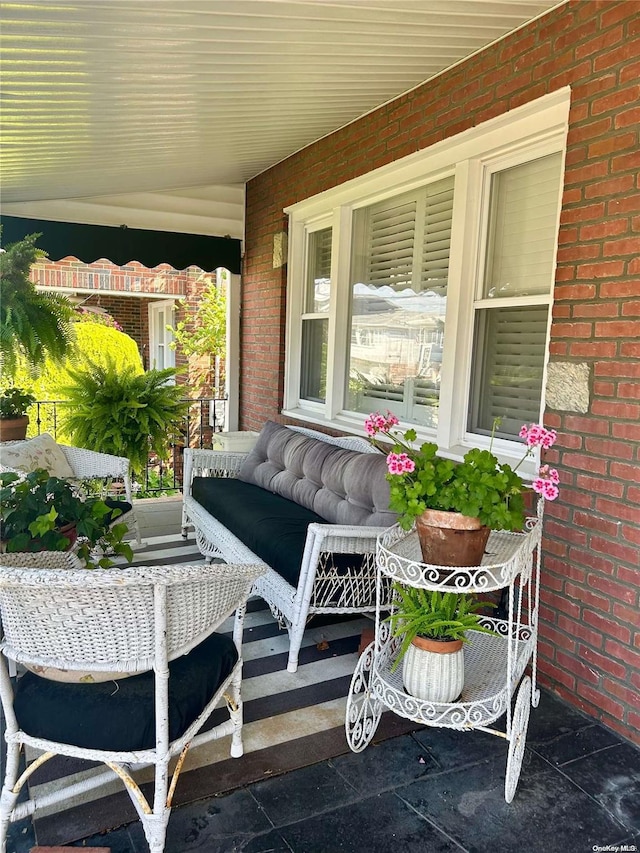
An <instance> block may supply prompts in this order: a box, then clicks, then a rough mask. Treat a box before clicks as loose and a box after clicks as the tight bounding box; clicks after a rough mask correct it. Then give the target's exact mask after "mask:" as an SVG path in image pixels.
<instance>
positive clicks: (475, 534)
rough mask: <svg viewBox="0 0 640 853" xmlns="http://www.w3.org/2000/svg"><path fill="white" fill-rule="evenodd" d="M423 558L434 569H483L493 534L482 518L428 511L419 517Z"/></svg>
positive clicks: (419, 535) (457, 513)
mask: <svg viewBox="0 0 640 853" xmlns="http://www.w3.org/2000/svg"><path fill="white" fill-rule="evenodd" d="M416 530H417V532H418V539H419V541H420V549H421V551H422V559H423V562H425V563H430V564H432V565H434V566H479V565H480V563H481V562H482V555H483V554H484V549H485V548H486V545H487V539H488V538H489V533H490V532H491V531H490V529H489V528H488V527H483V525H482V524H481V523H480V521H479V519H477V518H471V517H470V516H468V515H462V513H459V512H444V511H442V510H436V509H427V510H425V511H424V512H423V514H422V515H420V516H418V517H417V518H416Z"/></svg>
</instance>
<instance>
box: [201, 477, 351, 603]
mask: <svg viewBox="0 0 640 853" xmlns="http://www.w3.org/2000/svg"><path fill="white" fill-rule="evenodd" d="M192 495H193V497H194V499H195V500H196V501H197V502H198V503H199V504H201V505H202V506H203V507H204V508H205V509H206V510H207V512H209V513H210V515H212V516H214V518H217V519H218V521H219V522H220V523H221V524H223V525H224V526H225V527H226V528H227V530H229V531H230V532H231V533H233V535H234V536H237V537H238V539H240V541H241V542H244V544H245V545H246V546H247V547H248V548H250V549H251V550H252V551H253V553H254V554H257V556H258V557H260V559H262V560H264V561H265V563H267V565H269V566H271V568H272V569H273V570H274V571H276V572H277V573H278V574H279V575H281V576H282V577H283V578H284V579H285V580H286V581H287V583H290V584H291V586H293V587H297V586H298V580H299V578H300V567H301V564H302V557H303V554H304V545H305V541H306V538H307V528H308V526H309V525H310V524H311V523H312V522H317V523H319V524H326V523H327V522H326V519H324V518H322V517H321V516H319V515H317V513H315V512H313V511H312V510H310V509H306V508H305V507H302V506H300V505H299V504H297V503H295V502H294V501H290V500H289V499H288V498H283V497H281V496H280V495H275V494H273V492H269V491H267V490H266V489H263V488H261V487H260V486H255V485H253V484H252V483H245V482H244V481H242V480H236V479H234V478H227V477H219V478H218V477H194V478H193V485H192ZM330 566H332V567H334V568H336V569H338V570H339V572H341V573H344V572H345V571H346V570H347V568H348V567H356V568H359V567H361V566H362V557H361V555H359V554H333V555H332V558H331V560H330V563H329V566H328V567H330Z"/></svg>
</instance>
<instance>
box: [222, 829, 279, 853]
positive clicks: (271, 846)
mask: <svg viewBox="0 0 640 853" xmlns="http://www.w3.org/2000/svg"><path fill="white" fill-rule="evenodd" d="M238 851H242V853H294V851H293V850H292V849H291V847H290V846H289V845H288V844H287V842H286V841H285V840H284V838H283V837H282V835H281V834H280V832H279V830H277V829H274V830H273V831H272V832H267V833H266V835H258V836H256V837H255V838H252V839H250V840H249V841H247V842H246V843H243V844H242V846H241V847H238ZM212 853H213V851H212ZM234 853H235V851H234Z"/></svg>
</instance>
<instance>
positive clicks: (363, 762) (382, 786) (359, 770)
mask: <svg viewBox="0 0 640 853" xmlns="http://www.w3.org/2000/svg"><path fill="white" fill-rule="evenodd" d="M330 764H332V765H333V767H335V769H336V770H337V771H338V773H339V774H340V775H341V776H342V777H343V778H344V779H345V780H346V781H347V782H348V783H349V784H350V785H352V786H353V787H354V788H356V790H358V791H359V792H361V793H365V794H366V795H367V796H369V795H371V794H377V793H380V792H381V791H385V790H387V789H389V788H394V787H397V786H398V785H405V784H406V783H407V782H411V781H413V780H414V779H420V778H421V777H422V776H424V775H425V774H427V773H431V772H434V771H439V770H440V766H439V765H438V764H437V762H436V761H435V760H434V758H433V757H432V756H431V755H430V754H429V752H428V750H427V749H425V748H424V746H423V745H422V744H421V743H419V742H418V741H417V740H415V739H414V738H413V737H412V736H411V735H405V736H404V737H399V738H394V739H393V740H388V741H383V742H382V743H379V744H375V745H369V746H368V747H367V748H366V749H365V750H363V751H362V752H358V753H354V752H349V753H348V754H347V755H341V756H339V757H337V758H332V759H331V761H330Z"/></svg>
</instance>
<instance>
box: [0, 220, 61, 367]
mask: <svg viewBox="0 0 640 853" xmlns="http://www.w3.org/2000/svg"><path fill="white" fill-rule="evenodd" d="M40 236H41V235H40V234H29V235H28V236H26V237H25V238H24V239H23V240H19V241H18V242H16V243H10V244H9V245H8V246H7V247H6V250H5V251H4V252H1V253H0V361H1V362H2V366H3V370H5V371H6V372H7V373H9V374H11V375H13V374H14V373H15V370H16V366H17V364H18V355H23V356H24V357H25V359H26V361H27V363H28V365H29V367H30V369H32V370H34V371H36V370H37V369H38V368H40V367H41V366H42V365H43V363H44V360H45V357H46V356H47V355H49V356H50V357H51V358H53V359H54V360H60V359H62V358H64V356H66V355H67V354H68V353H69V352H70V350H71V348H72V346H73V341H74V334H73V324H72V323H71V318H72V316H73V305H72V304H71V302H70V301H69V300H68V299H67V298H66V296H63V295H61V294H55V293H40V292H39V291H37V290H36V288H35V285H34V284H33V282H32V281H30V279H29V273H30V270H31V267H32V265H33V264H34V263H35V262H36V261H37V260H38V259H39V258H44V257H46V253H45V252H43V251H42V250H41V249H37V248H36V245H35V244H36V240H37V239H38V237H40Z"/></svg>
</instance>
